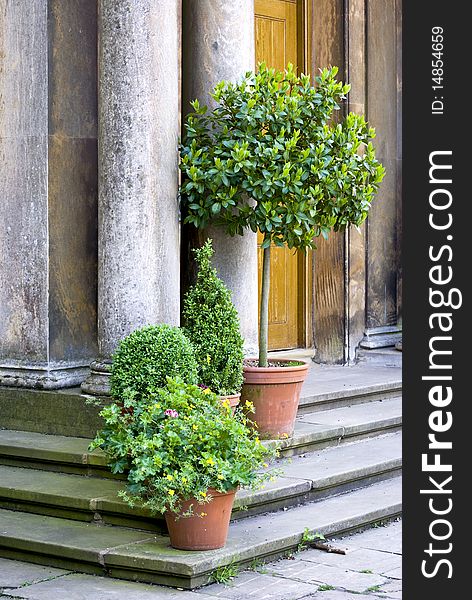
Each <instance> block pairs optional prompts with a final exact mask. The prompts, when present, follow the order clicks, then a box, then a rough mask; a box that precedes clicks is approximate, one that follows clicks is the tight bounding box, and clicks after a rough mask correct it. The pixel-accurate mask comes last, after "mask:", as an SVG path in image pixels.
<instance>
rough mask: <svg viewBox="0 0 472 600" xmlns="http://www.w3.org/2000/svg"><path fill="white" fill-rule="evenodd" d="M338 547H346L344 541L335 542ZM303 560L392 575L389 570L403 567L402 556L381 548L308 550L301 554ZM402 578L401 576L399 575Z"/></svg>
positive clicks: (351, 569) (395, 570)
mask: <svg viewBox="0 0 472 600" xmlns="http://www.w3.org/2000/svg"><path fill="white" fill-rule="evenodd" d="M332 545H333V546H335V547H337V548H344V546H343V544H342V543H333V544H332ZM300 558H301V559H302V560H306V561H309V562H313V563H318V564H324V565H331V566H335V567H339V568H341V569H349V570H350V571H357V572H361V571H365V570H369V571H372V573H377V574H379V575H385V576H386V577H392V575H389V574H388V573H389V572H397V571H398V570H399V569H400V568H401V562H402V558H401V556H399V555H398V554H390V553H388V552H382V551H379V550H370V549H368V548H358V549H355V550H348V551H347V552H346V554H335V553H334V552H323V551H322V550H307V551H306V552H303V553H302V554H301V555H300ZM399 579H401V576H400V577H399Z"/></svg>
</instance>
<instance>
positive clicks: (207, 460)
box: [206, 456, 215, 466]
mask: <svg viewBox="0 0 472 600" xmlns="http://www.w3.org/2000/svg"><path fill="white" fill-rule="evenodd" d="M206 464H207V465H211V466H213V465H214V464H215V461H214V460H213V459H212V457H211V456H210V458H207V459H206Z"/></svg>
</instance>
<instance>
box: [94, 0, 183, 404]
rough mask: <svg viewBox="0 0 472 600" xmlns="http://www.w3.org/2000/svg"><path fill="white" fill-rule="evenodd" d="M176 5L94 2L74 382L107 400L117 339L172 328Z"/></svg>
mask: <svg viewBox="0 0 472 600" xmlns="http://www.w3.org/2000/svg"><path fill="white" fill-rule="evenodd" d="M178 26H179V18H178V2H177V0H100V1H99V57H98V65H99V83H98V86H99V104H98V112H99V211H98V229H99V232H98V345H99V355H100V359H99V360H98V361H96V362H95V363H92V366H91V368H92V374H91V376H90V377H89V378H88V380H87V381H86V382H84V383H83V384H82V389H83V390H84V391H85V392H88V393H93V394H106V393H107V392H108V376H107V372H109V370H110V364H111V363H110V357H111V355H112V353H113V351H114V350H115V349H116V346H117V344H118V342H119V341H120V340H121V339H122V338H123V337H124V336H126V335H128V334H129V333H130V332H131V331H133V330H134V329H136V328H138V327H141V326H143V325H146V324H153V323H162V322H165V323H169V324H172V325H178V324H179V318H180V317H179V315H180V303H179V294H180V291H179V289H180V286H179V281H180V258H179V251H180V249H179V207H178V197H177V186H178V134H179V129H180V124H179V100H178V98H179V90H178V71H179V68H178V57H179V48H178Z"/></svg>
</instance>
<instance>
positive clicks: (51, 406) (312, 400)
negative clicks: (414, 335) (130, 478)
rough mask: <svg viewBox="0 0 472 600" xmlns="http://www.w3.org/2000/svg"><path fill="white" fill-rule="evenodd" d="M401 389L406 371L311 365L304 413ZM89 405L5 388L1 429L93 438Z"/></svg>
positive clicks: (65, 392) (0, 395)
mask: <svg viewBox="0 0 472 600" xmlns="http://www.w3.org/2000/svg"><path fill="white" fill-rule="evenodd" d="M399 354H400V353H399ZM401 385H402V384H401V369H392V368H386V367H381V366H377V367H375V368H372V367H368V366H357V365H356V366H352V367H351V366H346V367H342V366H339V365H335V366H327V365H316V364H314V363H311V361H310V368H309V373H308V376H307V379H306V381H305V383H304V385H303V388H302V395H301V398H300V408H299V413H300V414H301V413H306V412H314V411H315V410H327V409H330V408H335V407H340V406H347V405H353V404H357V403H365V402H370V401H379V400H384V399H387V398H391V397H395V396H399V395H400V394H401ZM96 401H97V400H96V399H95V402H96ZM90 402H91V399H90V398H89V397H87V396H86V395H84V394H82V393H81V391H80V388H69V389H62V390H55V391H44V390H32V389H21V388H8V387H2V386H0V423H1V427H2V428H5V429H11V430H22V431H31V432H37V433H44V434H50V435H59V436H73V437H82V438H91V437H93V436H94V435H95V432H96V430H97V429H99V428H100V427H101V423H102V422H101V418H100V417H99V415H98V413H99V411H100V408H101V406H102V404H100V403H98V404H93V403H90ZM104 402H105V403H106V402H107V400H105V401H104Z"/></svg>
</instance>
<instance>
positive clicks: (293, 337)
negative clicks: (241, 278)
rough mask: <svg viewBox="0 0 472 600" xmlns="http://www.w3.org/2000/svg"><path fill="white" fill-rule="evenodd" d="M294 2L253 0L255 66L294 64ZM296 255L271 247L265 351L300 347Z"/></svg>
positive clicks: (300, 295)
mask: <svg viewBox="0 0 472 600" xmlns="http://www.w3.org/2000/svg"><path fill="white" fill-rule="evenodd" d="M297 10H298V9H297V1H296V0H255V34H256V64H257V63H258V62H265V63H267V65H268V66H269V67H275V68H276V69H279V70H282V69H284V68H285V67H286V66H287V64H288V63H289V62H290V63H292V64H293V65H294V66H297V65H298V54H299V48H298V44H297V30H298V27H297V25H298V24H297ZM261 242H262V235H261V234H259V235H258V258H259V297H260V289H261V273H262V250H261V248H260V244H261ZM299 263H300V260H299V256H298V253H296V252H294V251H293V250H289V249H288V248H277V247H276V246H274V245H272V247H271V277H270V294H269V350H282V349H288V348H296V347H297V346H299V345H300V342H301V336H300V330H301V328H302V327H303V326H304V325H303V314H302V312H303V311H301V310H300V299H301V298H303V289H302V286H303V281H302V280H303V277H301V276H300V265H299Z"/></svg>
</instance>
